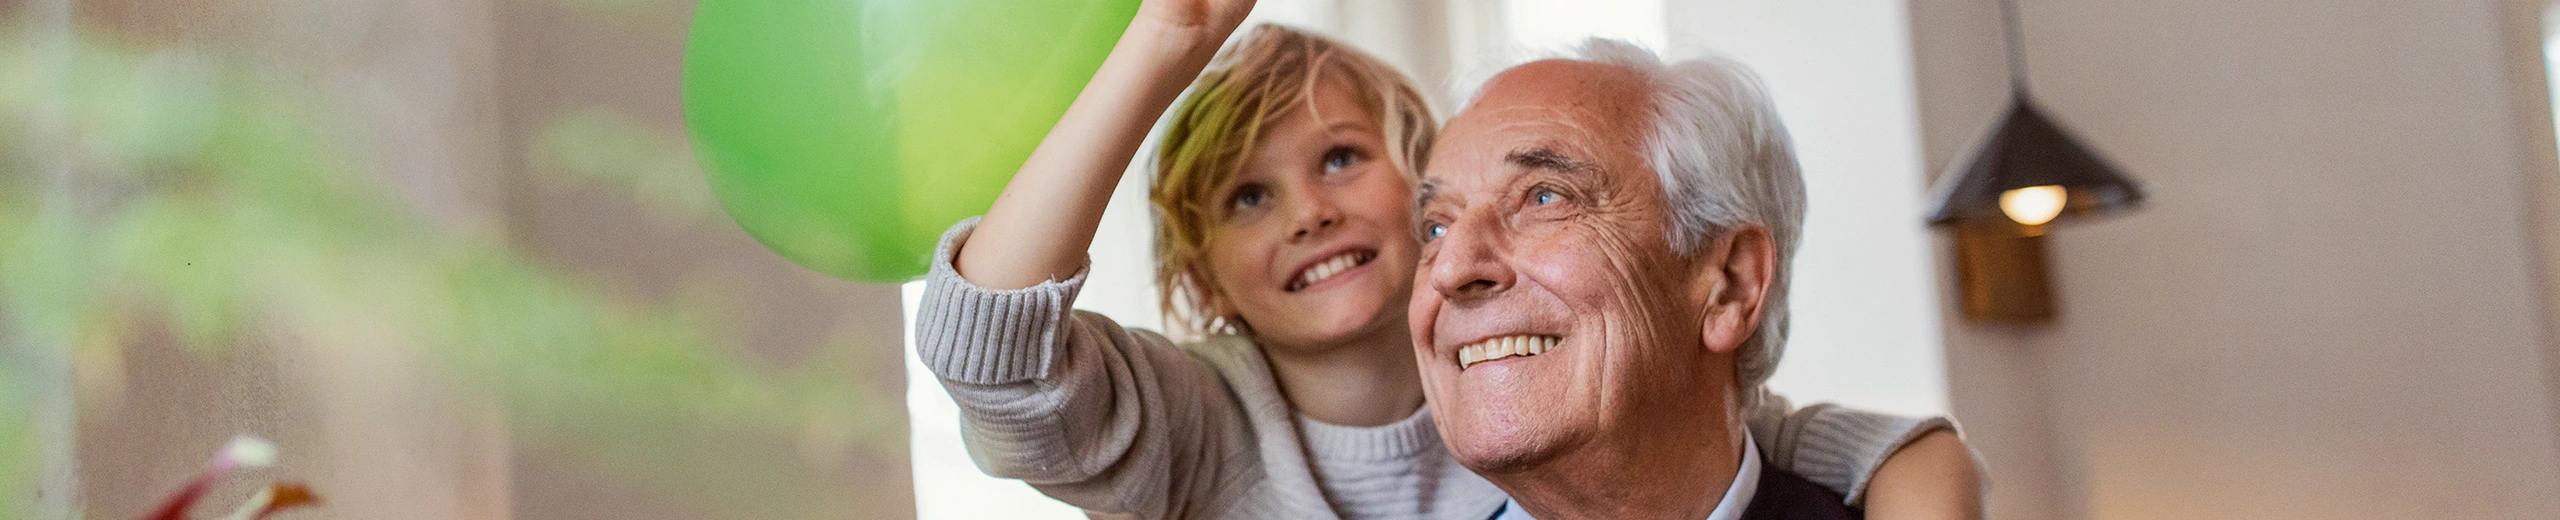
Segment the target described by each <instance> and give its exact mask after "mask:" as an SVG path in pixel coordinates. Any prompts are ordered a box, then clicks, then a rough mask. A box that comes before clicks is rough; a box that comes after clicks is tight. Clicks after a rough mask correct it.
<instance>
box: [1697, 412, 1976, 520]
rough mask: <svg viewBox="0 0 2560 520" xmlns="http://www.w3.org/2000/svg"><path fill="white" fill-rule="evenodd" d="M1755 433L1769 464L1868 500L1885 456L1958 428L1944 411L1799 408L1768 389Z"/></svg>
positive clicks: (1853, 499)
mask: <svg viewBox="0 0 2560 520" xmlns="http://www.w3.org/2000/svg"><path fill="white" fill-rule="evenodd" d="M1748 423H1749V427H1750V428H1751V436H1752V439H1754V440H1756V441H1757V444H1758V445H1759V448H1760V452H1761V453H1762V454H1763V455H1764V456H1765V458H1766V459H1767V460H1768V461H1769V464H1771V465H1774V466H1777V467H1780V468H1785V469H1786V470H1787V471H1790V472H1794V473H1795V474H1796V475H1798V476H1802V477H1804V478H1805V480H1810V481H1813V482H1814V483H1816V484H1821V485H1822V487H1825V488H1830V489H1831V490H1832V491H1834V492H1838V493H1840V495H1841V496H1843V497H1846V498H1847V502H1848V505H1850V506H1857V505H1859V504H1860V503H1862V502H1864V501H1865V499H1866V493H1867V482H1868V480H1870V479H1872V478H1874V477H1875V474H1876V470H1877V469H1879V468H1882V467H1884V461H1885V459H1888V458H1891V457H1893V453H1894V452H1896V451H1900V450H1902V447H1903V446H1905V445H1908V444H1911V441H1914V440H1919V438H1920V437H1921V436H1925V435H1928V434H1930V433H1932V432H1936V431H1938V430H1948V431H1959V430H1957V429H1956V424H1955V422H1954V421H1952V420H1949V419H1948V418H1946V417H1944V416H1935V417H1906V416H1900V415H1891V414H1885V413H1878V412H1871V411H1866V410H1859V409H1855V408H1845V407H1841V406H1837V405H1833V404H1829V403H1823V404H1816V405H1813V406H1807V407H1804V408H1795V407H1794V405H1793V404H1791V403H1788V402H1787V399H1786V398H1784V397H1780V396H1778V395H1777V394H1774V393H1768V392H1766V391H1765V390H1764V391H1762V393H1761V398H1760V400H1759V404H1758V405H1757V406H1755V407H1753V408H1752V411H1751V414H1750V418H1749V419H1748Z"/></svg>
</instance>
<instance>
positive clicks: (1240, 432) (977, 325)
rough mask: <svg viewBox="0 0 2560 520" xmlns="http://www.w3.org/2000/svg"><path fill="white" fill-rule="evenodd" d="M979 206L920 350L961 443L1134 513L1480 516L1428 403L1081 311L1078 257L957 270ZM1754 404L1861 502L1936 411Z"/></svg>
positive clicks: (1779, 441)
mask: <svg viewBox="0 0 2560 520" xmlns="http://www.w3.org/2000/svg"><path fill="white" fill-rule="evenodd" d="M976 225H977V219H974V218H972V219H969V220H967V221H963V222H961V223H960V224H958V225H955V226H952V227H951V230H950V231H949V232H946V233H945V234H944V235H943V237H942V244H941V246H940V247H939V248H937V250H936V251H935V254H934V255H935V256H934V260H933V267H932V271H931V272H930V273H929V274H927V275H926V277H927V278H926V284H925V294H924V301H923V304H922V308H920V309H918V310H917V314H916V322H917V326H916V338H915V339H916V350H917V354H919V355H920V356H921V357H922V358H923V360H924V364H925V366H926V367H928V368H930V369H932V370H933V373H934V375H935V376H937V377H939V378H941V380H942V383H943V386H944V387H945V388H947V389H949V390H950V392H951V397H952V399H953V400H955V401H958V403H959V408H960V410H961V422H962V424H961V432H962V435H963V437H965V439H964V440H965V441H966V443H967V445H968V447H969V454H970V457H971V458H972V459H974V460H975V461H976V462H977V464H978V467H979V468H980V469H983V470H986V472H987V473H988V474H991V475H995V476H999V477H1005V478H1015V479H1021V480H1023V481H1024V482H1027V483H1030V484H1031V486H1032V487H1034V488H1037V489H1039V490H1040V491H1041V492H1042V493H1046V494H1048V495H1049V496H1050V497H1053V498H1057V499H1058V500H1062V501H1065V502H1067V503H1068V504H1072V505H1075V506H1076V507H1081V508H1084V509H1086V510H1088V511H1091V512H1094V513H1100V514H1109V515H1114V516H1119V515H1128V516H1135V517H1139V518H1345V519H1358V518H1449V519H1470V520H1474V519H1482V518H1485V517H1487V516H1489V515H1491V514H1492V513H1493V512H1494V510H1495V509H1497V508H1500V507H1501V506H1502V503H1503V500H1504V496H1503V494H1502V491H1501V490H1500V489H1497V488H1495V487H1494V486H1493V484H1492V483H1489V482H1486V481H1485V480H1484V479H1483V478H1480V477H1477V476H1476V475H1475V474H1474V473H1470V472H1468V471H1467V470H1466V468H1464V467H1461V466H1459V465H1458V463H1457V462H1456V461H1455V460H1452V459H1451V457H1450V456H1449V453H1448V451H1447V450H1446V449H1444V448H1442V447H1441V444H1440V434H1439V432H1438V431H1437V430H1436V429H1434V426H1433V424H1432V421H1431V411H1430V407H1428V406H1425V407H1423V408H1422V409H1421V410H1417V411H1415V412H1414V414H1413V416H1411V417H1408V418H1406V419H1404V420H1402V421H1398V422H1396V423H1394V424H1389V425H1385V426H1378V427H1351V426H1338V425H1332V424H1325V423H1322V422H1318V421H1315V420H1312V419H1308V418H1306V417H1304V416H1300V415H1297V414H1296V413H1295V412H1293V411H1292V410H1291V409H1290V407H1289V403H1288V402H1287V401H1285V400H1283V399H1282V397H1281V393H1280V390H1279V387H1278V384H1277V383H1276V381H1275V380H1274V379H1273V376H1272V375H1271V367H1270V365H1269V364H1267V361H1265V359H1264V358H1263V354H1262V350H1261V348H1260V347H1258V346H1256V345H1255V344H1254V343H1253V341H1252V340H1251V339H1249V338H1245V337H1241V336H1218V337H1213V338H1210V339H1208V340H1205V341H1199V342H1193V343H1185V344H1179V345H1177V344H1174V343H1173V342H1171V341H1167V340H1166V339H1165V338H1164V336H1162V335H1159V334H1157V333H1155V332H1152V331H1146V330H1132V329H1128V328H1124V327H1121V326H1120V325H1119V324H1118V323H1114V322H1112V321H1111V320H1110V319H1108V318H1104V317H1102V316H1101V315H1098V314H1094V313H1090V312H1083V311H1076V310H1073V306H1074V303H1075V298H1076V293H1077V291H1078V290H1080V289H1082V288H1083V286H1084V279H1085V274H1084V273H1083V272H1081V271H1079V272H1078V273H1077V274H1076V275H1075V276H1073V277H1070V278H1068V279H1066V280H1063V281H1052V282H1047V283H1042V284H1040V285H1037V286H1032V287H1028V288H1023V289H1016V290H993V289H987V288H984V287H979V286H976V285H972V284H970V283H969V282H968V281H967V280H963V279H961V278H960V275H959V273H958V272H957V271H954V270H953V269H952V267H951V265H952V259H954V258H957V254H958V248H959V244H960V243H962V242H964V241H966V239H967V237H968V236H969V232H970V231H972V230H974V229H975V228H976ZM1762 403H1763V405H1762V407H1761V408H1759V409H1756V410H1753V412H1752V414H1751V418H1750V419H1749V426H1750V428H1751V430H1752V435H1753V437H1754V438H1755V439H1757V440H1758V441H1759V444H1760V450H1761V453H1763V454H1764V456H1766V457H1767V458H1768V460H1769V463H1770V464H1773V465H1776V466H1778V467H1781V468H1786V469H1787V470H1789V471H1792V472H1795V473H1796V474H1799V475H1803V476H1804V477H1806V478H1807V479H1809V480H1812V481H1814V482H1816V483H1820V484H1822V485H1823V486H1826V487H1829V488H1831V489H1832V490H1833V491H1839V492H1841V493H1842V494H1844V495H1847V496H1848V497H1849V501H1850V503H1851V504H1856V503H1857V502H1858V500H1859V498H1860V496H1861V495H1862V494H1863V493H1862V492H1863V491H1864V490H1865V487H1866V482H1867V478H1868V477H1869V476H1871V475H1873V474H1874V472H1875V469H1876V467H1877V466H1879V465H1881V464H1883V462H1884V459H1885V458H1886V456H1888V455H1890V454H1891V453H1892V452H1893V451H1894V450H1896V449H1899V448H1900V447H1901V446H1902V445H1903V444H1905V443H1908V442H1910V441H1911V440H1912V439H1916V438H1918V437H1919V436H1921V435H1922V434H1926V433H1929V432H1931V431H1936V430H1938V429H1941V428H1953V425H1952V424H1951V423H1949V422H1948V421H1947V420H1946V419H1944V418H1936V417H1932V418H1908V417H1897V416H1890V415H1883V414H1876V413H1871V412H1863V411H1858V410H1849V409H1843V408H1836V407H1830V406H1823V405H1817V406H1813V407H1807V408H1804V409H1801V410H1793V409H1790V407H1789V405H1788V404H1787V403H1786V401H1785V400H1784V399H1777V398H1774V396H1772V398H1768V399H1763V400H1762Z"/></svg>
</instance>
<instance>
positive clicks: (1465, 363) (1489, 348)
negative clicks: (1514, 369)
mask: <svg viewBox="0 0 2560 520" xmlns="http://www.w3.org/2000/svg"><path fill="white" fill-rule="evenodd" d="M1563 342H1564V338H1562V337H1557V336H1548V335H1543V334H1513V335H1505V336H1496V337H1492V338H1486V339H1484V340H1482V341H1477V342H1474V343H1468V344H1467V345H1466V346H1463V347H1458V368H1460V369H1465V368H1468V367H1473V366H1476V364H1477V363H1486V362H1491V361H1499V360H1504V359H1511V358H1515V357H1528V356H1535V355H1539V354H1545V353H1547V351H1548V350H1552V349H1555V348H1556V346H1557V345H1559V344H1561V343H1563Z"/></svg>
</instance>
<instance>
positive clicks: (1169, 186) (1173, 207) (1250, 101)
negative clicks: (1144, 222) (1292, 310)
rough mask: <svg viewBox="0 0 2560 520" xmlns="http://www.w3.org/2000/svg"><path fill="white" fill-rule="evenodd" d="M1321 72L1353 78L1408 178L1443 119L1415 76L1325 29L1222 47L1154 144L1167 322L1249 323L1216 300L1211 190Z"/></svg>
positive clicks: (1191, 329) (1197, 331)
mask: <svg viewBox="0 0 2560 520" xmlns="http://www.w3.org/2000/svg"><path fill="white" fill-rule="evenodd" d="M1322 80H1337V81H1338V83H1335V84H1336V85H1341V86H1344V87H1349V88H1350V89H1351V94H1352V97H1353V98H1355V99H1356V100H1358V102H1359V103H1360V107H1361V108H1362V109H1364V110H1367V111H1368V113H1369V115H1371V116H1372V117H1377V118H1378V120H1379V123H1378V130H1379V131H1380V132H1382V133H1383V134H1384V135H1385V137H1386V139H1387V146H1386V155H1387V161H1388V164H1391V165H1394V166H1395V168H1396V170H1397V172H1398V173H1399V174H1400V175H1402V176H1403V177H1404V178H1405V180H1406V182H1412V181H1413V180H1414V179H1415V178H1416V176H1417V175H1419V174H1420V172H1421V168H1422V161H1423V158H1424V155H1426V154H1428V153H1429V152H1430V150H1431V139H1432V137H1433V134H1434V133H1436V132H1438V130H1439V128H1438V127H1439V122H1438V120H1435V119H1433V118H1432V115H1431V107H1430V105H1429V104H1428V103H1427V102H1425V101H1424V100H1423V98H1422V94H1421V93H1420V92H1418V91H1415V90H1414V88H1413V82H1412V81H1411V80H1410V79H1407V78H1406V77H1405V76H1404V74H1403V73H1399V72H1396V70H1395V69H1394V68H1392V67H1388V66H1387V65H1386V63H1384V62H1380V61H1378V59H1377V58H1375V57H1371V56H1370V55H1368V54H1367V53H1363V52H1360V51H1359V50H1358V49H1353V48H1351V47H1350V46H1348V45H1343V44H1342V43H1341V42H1337V41H1334V40H1333V39H1330V38H1325V37H1323V36H1317V35H1314V34H1310V33H1307V32H1305V31H1300V30H1297V29H1292V28H1288V27H1283V26H1279V25H1271V24H1263V25H1259V26H1256V27H1254V28H1253V32H1252V33H1250V34H1247V35H1245V38H1244V40H1242V41H1238V42H1236V44H1235V45H1233V46H1230V47H1228V48H1227V49H1226V50H1224V51H1220V52H1219V53H1218V57H1217V59H1216V60H1215V61H1212V62H1211V63H1210V65H1209V70H1208V71H1207V72H1204V73H1202V74H1201V75H1200V79H1199V80H1198V81H1195V82H1193V83H1192V84H1191V91H1190V93H1189V94H1186V95H1184V96H1183V100H1182V103H1181V104H1180V105H1179V106H1177V107H1176V108H1175V109H1174V112H1173V116H1172V121H1171V123H1172V124H1171V126H1169V127H1167V128H1166V129H1165V132H1164V138H1163V139H1164V140H1163V141H1162V142H1160V143H1158V144H1157V147H1156V162H1155V168H1156V175H1155V183H1154V186H1153V187H1152V188H1151V189H1149V190H1148V197H1147V198H1148V200H1149V201H1151V202H1153V203H1154V205H1155V216H1156V297H1157V299H1158V303H1160V304H1162V305H1163V306H1164V318H1165V329H1166V330H1167V332H1170V333H1172V334H1174V335H1175V337H1177V338H1182V339H1199V338H1201V337H1204V336H1206V335H1208V334H1243V333H1248V331H1250V330H1251V329H1249V328H1248V327H1247V325H1246V324H1245V323H1244V321H1243V320H1242V319H1241V318H1240V317H1237V316H1229V315H1223V314H1222V313H1220V311H1218V310H1216V309H1215V308H1214V307H1213V305H1214V302H1216V300H1217V297H1218V296H1217V294H1216V289H1215V288H1214V287H1213V286H1212V285H1210V284H1209V283H1208V280H1207V279H1205V277H1206V276H1208V272H1207V264H1206V263H1205V262H1203V260H1202V257H1201V248H1202V246H1203V244H1204V243H1205V242H1206V241H1207V240H1208V235H1207V228H1208V226H1207V224H1208V222H1209V219H1210V217H1212V216H1214V215H1216V211H1217V210H1218V208H1219V206H1218V204H1216V202H1215V201H1214V200H1213V199H1214V197H1216V196H1217V193H1215V192H1214V190H1216V189H1217V188H1218V187H1219V185H1221V184H1225V183H1226V182H1227V179H1229V178H1233V177H1234V176H1235V175H1236V173H1237V172H1238V171H1240V170H1242V169H1243V168H1244V164H1245V160H1246V158H1247V157H1251V156H1252V155H1253V149H1254V146H1255V145H1257V144H1260V141H1261V139H1262V137H1263V136H1262V132H1263V131H1264V130H1266V129H1268V128H1269V127H1270V126H1271V125H1272V124H1274V123H1277V122H1279V120H1280V118H1281V116H1284V115H1287V114H1289V113H1290V111H1291V110H1295V109H1298V108H1305V109H1307V110H1310V111H1313V110H1314V109H1315V108H1314V105H1315V91H1316V87H1317V84H1318V83H1319V81H1322Z"/></svg>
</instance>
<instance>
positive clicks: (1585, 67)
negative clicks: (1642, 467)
mask: <svg viewBox="0 0 2560 520" xmlns="http://www.w3.org/2000/svg"><path fill="white" fill-rule="evenodd" d="M1648 95H1649V91H1648V90H1647V88H1646V86H1645V84H1644V83H1643V81H1642V79H1641V78H1640V77H1639V76H1637V75H1636V74H1635V73H1634V72H1633V71H1629V70H1627V69H1624V68H1620V67H1614V66H1608V65H1600V64H1594V63H1588V62H1576V61H1545V62H1537V63H1531V64H1528V65H1522V66H1520V67H1517V68H1513V69H1511V70H1509V71H1506V72H1504V73H1503V74H1502V75H1500V76H1498V77H1496V78H1494V79H1493V81H1492V82H1490V83H1489V84H1487V85H1486V86H1485V90H1484V91H1483V93H1482V94H1481V95H1480V96H1479V97H1478V101H1477V102H1476V104H1475V105H1473V106H1471V107H1470V108H1468V109H1467V111H1466V112H1465V113H1463V114H1461V115H1460V116H1459V117H1457V118H1456V119H1453V120H1451V121H1450V122H1449V124H1448V126H1447V127H1446V129H1445V130H1444V132H1443V133H1442V135H1441V138H1440V141H1439V142H1440V144H1439V146H1438V148H1437V149H1436V150H1435V151H1434V152H1433V154H1432V156H1431V160H1430V162H1429V163H1428V164H1429V165H1430V166H1429V171H1428V172H1426V175H1425V176H1424V177H1425V178H1424V181H1423V187H1422V188H1421V190H1420V191H1419V192H1417V196H1418V197H1419V198H1420V199H1421V208H1422V213H1421V218H1420V221H1419V222H1418V224H1419V227H1420V228H1421V232H1422V234H1423V236H1424V238H1425V240H1426V241H1427V242H1426V243H1425V245H1424V246H1423V252H1422V262H1421V264H1420V267H1419V268H1418V269H1419V271H1418V272H1417V273H1416V275H1415V276H1416V278H1417V279H1418V282H1420V283H1417V284H1416V285H1415V288H1414V295H1413V300H1412V310H1411V312H1410V314H1409V318H1410V319H1411V320H1412V327H1413V335H1414V340H1415V344H1416V347H1415V348H1416V355H1417V356H1418V357H1419V358H1420V361H1421V365H1422V374H1423V378H1424V383H1425V385H1424V389H1425V391H1426V393H1427V394H1428V395H1429V397H1430V399H1431V402H1432V403H1433V410H1434V413H1435V414H1436V415H1437V416H1438V420H1439V422H1440V427H1441V431H1442V434H1443V435H1444V436H1445V437H1446V439H1447V440H1448V442H1449V447H1450V449H1451V450H1452V451H1453V452H1454V453H1455V454H1456V455H1457V456H1458V460H1459V461H1460V462H1461V463H1464V464H1465V465H1467V466H1468V467H1469V468H1473V469H1476V470H1477V471H1479V472H1484V473H1487V474H1489V475H1492V474H1500V473H1504V472H1506V471H1512V470H1521V469H1527V468H1532V467H1535V466H1537V465H1539V464H1541V463H1542V462H1544V461H1547V460H1550V459H1553V458H1555V457H1558V456H1563V455H1568V454H1571V453H1574V452H1576V451H1580V450H1584V449H1586V448H1591V447H1594V446H1598V447H1601V449H1604V450H1606V449H1611V448H1608V446H1619V447H1620V448H1626V447H1627V446H1624V445H1626V444H1629V443H1631V442H1632V443H1642V442H1644V441H1646V440H1648V438H1647V436H1646V434H1645V433H1643V430H1644V428H1642V427H1634V428H1630V427H1628V426H1640V425H1641V424H1643V423H1646V422H1648V421H1657V422H1658V421H1660V420H1662V418H1663V417H1664V415H1663V414H1668V413H1692V414H1694V413H1701V412H1700V410H1714V409H1715V408H1713V406H1716V405H1720V404H1722V403H1702V402H1701V401H1708V400H1710V398H1712V397H1715V396H1724V395H1726V394H1725V393H1722V392H1716V391H1714V389H1715V387H1717V385H1725V384H1728V382H1729V381H1730V380H1731V374H1732V368H1731V365H1730V363H1731V358H1730V356H1722V355H1716V353H1715V352H1711V350H1719V349H1709V348H1705V347H1702V346H1701V345H1702V335H1703V333H1702V331H1701V327H1700V325H1701V323H1702V322H1703V321H1705V320H1706V314H1707V313H1708V312H1709V310H1710V309H1709V307H1710V305H1708V301H1709V300H1711V299H1712V298H1713V296H1712V293H1713V292H1714V290H1715V289H1714V287H1715V286H1716V285H1718V283H1719V281H1720V280H1721V279H1720V278H1719V277H1718V276H1719V274H1720V273H1718V272H1716V270H1715V269H1707V268H1701V266H1702V265H1705V264H1704V263H1702V262H1711V261H1712V260H1711V259H1707V258H1700V259H1696V260H1692V259H1690V258H1688V257H1685V256H1683V255H1680V254H1678V253H1675V252H1674V251H1673V250H1672V249H1671V246H1670V244H1669V242H1668V240H1667V236H1668V235H1667V233H1668V232H1669V230H1670V227H1671V223H1670V214H1669V212H1668V211H1666V204H1667V201H1666V199H1665V197H1664V195H1663V193H1662V186H1661V180H1660V178H1659V177H1658V176H1657V175H1656V174H1655V172H1654V170H1653V168H1652V167H1651V166H1649V165H1648V164H1647V162H1646V160H1645V156H1644V153H1645V150H1646V148H1645V140H1644V136H1645V133H1646V132H1645V130H1646V129H1647V128H1649V125H1650V124H1651V121H1652V120H1651V116H1650V115H1649V114H1648V110H1647V107H1648V105H1647V97H1648ZM1721 350H1728V351H1729V349H1721ZM1523 354H1526V355H1523ZM1487 358H1491V359H1490V360H1487ZM1701 405H1705V406H1701ZM1684 424H1685V423H1684Z"/></svg>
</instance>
